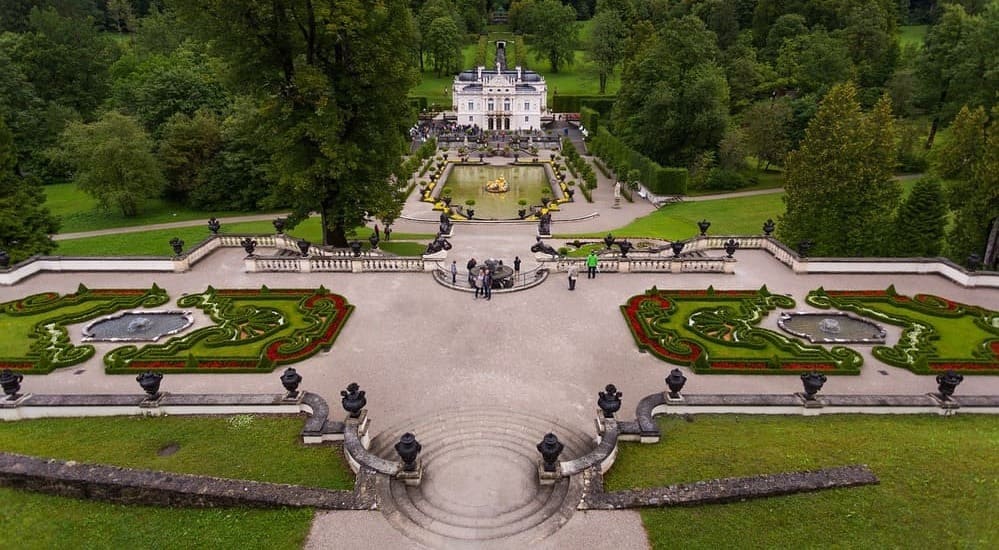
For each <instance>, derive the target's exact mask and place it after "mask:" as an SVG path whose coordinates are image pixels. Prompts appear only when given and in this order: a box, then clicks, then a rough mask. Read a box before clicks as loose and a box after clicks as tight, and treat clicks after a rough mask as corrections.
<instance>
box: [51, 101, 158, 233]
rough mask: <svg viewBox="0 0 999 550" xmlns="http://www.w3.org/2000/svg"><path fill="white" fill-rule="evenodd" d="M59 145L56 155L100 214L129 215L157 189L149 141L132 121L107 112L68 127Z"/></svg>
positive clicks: (155, 171) (150, 140) (153, 160)
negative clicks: (67, 165) (101, 210)
mask: <svg viewBox="0 0 999 550" xmlns="http://www.w3.org/2000/svg"><path fill="white" fill-rule="evenodd" d="M60 141H61V149H60V151H59V152H58V153H57V154H59V155H61V156H64V157H65V159H66V160H67V161H68V162H69V163H70V164H71V165H72V166H73V167H74V169H75V176H76V183H77V185H79V187H80V189H82V190H83V191H84V192H86V193H88V194H89V195H91V196H93V197H94V198H95V199H97V201H98V202H99V203H100V205H101V207H102V208H104V209H107V210H110V209H112V208H114V209H117V210H118V211H120V212H121V214H122V215H123V216H126V217H129V216H134V215H136V214H137V213H138V212H139V208H140V206H141V205H142V202H143V201H145V200H146V199H148V198H151V197H155V196H158V195H159V194H160V192H161V191H162V189H163V184H164V179H163V173H162V170H161V168H160V165H159V163H158V162H157V160H156V157H155V156H153V141H152V139H150V137H149V134H147V133H146V131H145V130H143V128H142V126H141V125H140V124H139V122H138V121H137V120H135V119H134V118H132V117H129V116H126V115H123V114H121V113H119V112H117V111H109V112H107V113H105V114H104V116H102V117H101V118H100V120H98V121H96V122H92V123H90V124H84V123H82V122H73V123H71V124H70V125H69V127H67V128H66V131H65V132H63V134H62V138H61V140H60Z"/></svg>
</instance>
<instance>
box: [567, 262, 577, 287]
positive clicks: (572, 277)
mask: <svg viewBox="0 0 999 550" xmlns="http://www.w3.org/2000/svg"><path fill="white" fill-rule="evenodd" d="M577 278H579V268H577V267H576V264H575V263H571V264H569V290H576V279H577Z"/></svg>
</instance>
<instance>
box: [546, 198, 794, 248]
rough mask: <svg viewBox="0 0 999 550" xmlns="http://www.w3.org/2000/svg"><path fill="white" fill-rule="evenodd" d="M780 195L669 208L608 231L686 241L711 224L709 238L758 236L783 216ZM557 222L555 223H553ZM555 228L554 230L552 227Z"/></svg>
mask: <svg viewBox="0 0 999 550" xmlns="http://www.w3.org/2000/svg"><path fill="white" fill-rule="evenodd" d="M783 196H784V195H783V193H773V194H769V195H756V196H751V197H739V198H732V199H718V200H710V201H697V202H694V201H686V202H681V203H677V204H670V205H667V206H664V207H662V208H660V209H659V210H657V211H655V212H653V213H651V214H649V215H648V216H644V217H641V218H638V219H637V220H635V221H633V222H631V223H629V224H628V225H626V226H624V227H621V228H618V229H615V230H614V231H612V233H613V234H614V236H615V237H619V238H625V237H627V238H639V237H648V238H662V239H687V238H689V237H692V236H694V235H696V234H697V233H698V229H697V222H698V221H700V220H702V219H707V220H708V221H710V222H711V228H710V229H709V230H708V232H709V234H715V235H758V234H762V229H761V227H762V225H763V222H764V221H766V219H767V218H773V219H774V220H776V219H777V216H779V215H780V214H782V213H783V212H784V203H783V200H782V197H783ZM556 222H557V220H556ZM555 227H558V224H557V223H556V225H555ZM606 234H607V232H601V233H581V234H571V235H567V234H560V235H557V236H556V237H557V238H560V239H564V238H570V239H571V238H591V239H592V238H603V237H604V235H606Z"/></svg>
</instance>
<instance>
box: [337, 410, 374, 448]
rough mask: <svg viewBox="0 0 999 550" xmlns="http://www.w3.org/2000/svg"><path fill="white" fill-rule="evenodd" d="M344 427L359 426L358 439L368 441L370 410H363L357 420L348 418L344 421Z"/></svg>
mask: <svg viewBox="0 0 999 550" xmlns="http://www.w3.org/2000/svg"><path fill="white" fill-rule="evenodd" d="M343 424H344V426H357V437H358V439H360V440H361V441H367V437H366V436H367V435H368V409H361V414H360V415H358V417H357V418H352V417H350V416H347V418H345V419H344V421H343Z"/></svg>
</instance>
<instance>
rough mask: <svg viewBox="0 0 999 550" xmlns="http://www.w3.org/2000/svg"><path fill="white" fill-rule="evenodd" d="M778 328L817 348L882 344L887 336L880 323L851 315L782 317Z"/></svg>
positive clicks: (797, 313) (832, 314) (800, 313)
mask: <svg viewBox="0 0 999 550" xmlns="http://www.w3.org/2000/svg"><path fill="white" fill-rule="evenodd" d="M777 326H779V327H780V328H781V329H783V330H784V331H786V332H789V333H791V334H793V335H795V336H797V337H799V338H807V339H808V341H809V342H812V343H816V344H846V343H851V344H883V343H884V342H885V337H886V336H887V334H886V333H885V330H884V329H883V328H882V327H881V326H879V325H878V324H877V323H874V322H872V321H868V320H867V319H862V318H860V317H856V316H854V315H851V314H849V313H843V312H833V313H804V312H795V313H781V314H780V318H779V319H778V320H777Z"/></svg>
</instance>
